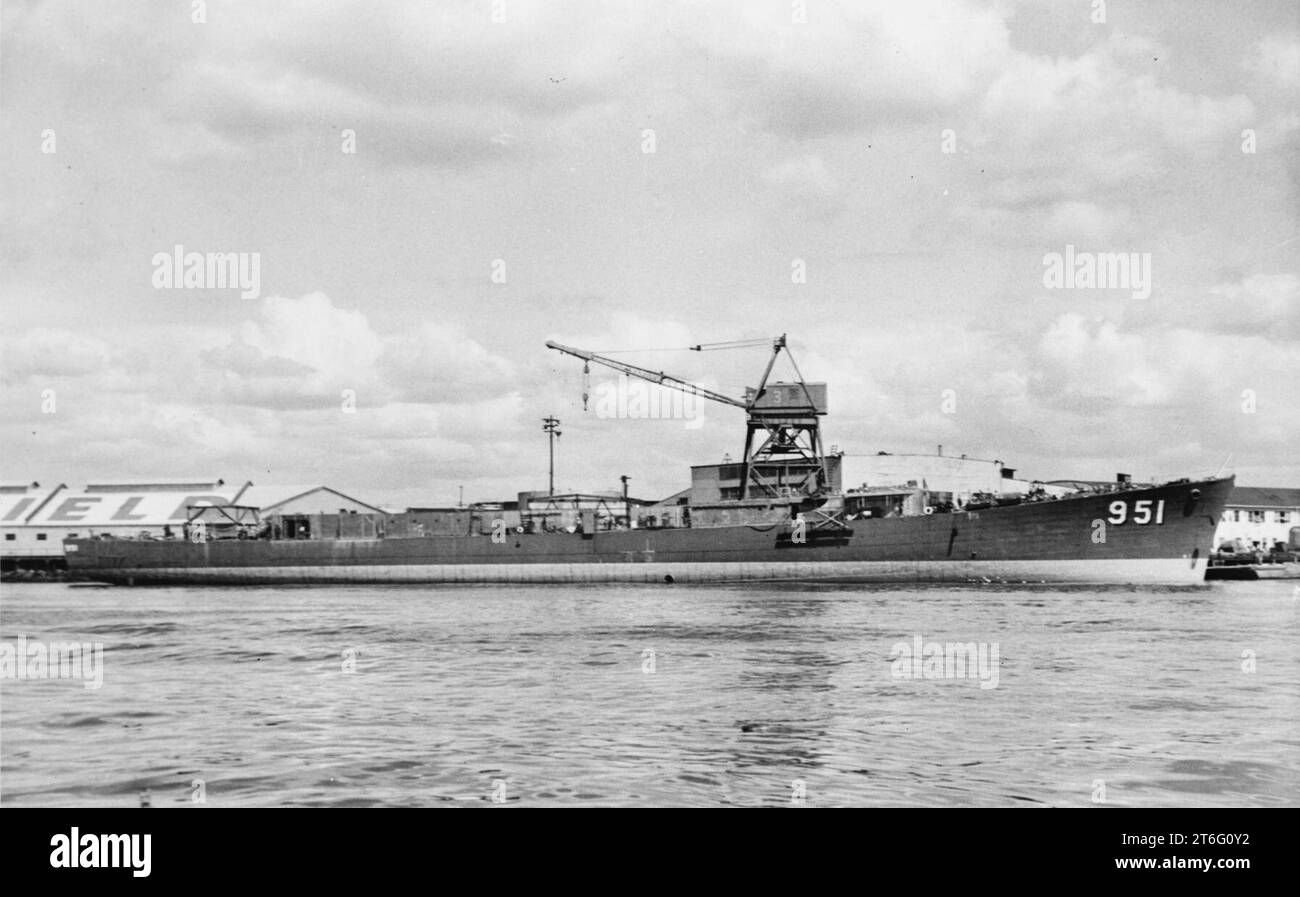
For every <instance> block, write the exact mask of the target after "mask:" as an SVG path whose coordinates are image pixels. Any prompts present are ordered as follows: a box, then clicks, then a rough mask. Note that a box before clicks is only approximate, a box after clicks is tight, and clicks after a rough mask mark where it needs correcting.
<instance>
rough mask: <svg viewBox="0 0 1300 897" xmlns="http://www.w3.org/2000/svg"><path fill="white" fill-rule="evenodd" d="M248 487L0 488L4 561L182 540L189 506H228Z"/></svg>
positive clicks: (158, 483)
mask: <svg viewBox="0 0 1300 897" xmlns="http://www.w3.org/2000/svg"><path fill="white" fill-rule="evenodd" d="M247 485H248V484H247V483H244V484H235V485H227V484H226V483H225V481H223V480H221V479H186V480H153V481H148V482H143V483H126V482H99V483H89V484H87V485H86V486H85V488H82V489H69V488H68V487H67V486H66V485H64V484H62V483H60V484H59V485H57V486H55V487H53V488H51V489H42V488H41V487H39V486H38V485H37V484H35V483H33V484H31V486H29V487H27V488H26V489H20V488H19V487H16V486H5V487H0V558H3V559H4V560H5V561H6V568H8V566H9V563H10V562H14V561H15V559H18V558H24V559H41V558H60V557H62V556H63V540H64V539H68V538H76V537H82V538H85V537H88V536H112V537H114V538H118V539H140V538H155V539H161V538H164V537H165V536H166V534H167V533H168V531H171V532H172V533H173V534H174V535H175V536H176V537H177V538H179V537H180V534H181V527H182V526H183V525H184V523H185V519H186V508H187V507H188V506H191V505H219V504H228V503H230V502H231V501H232V500H233V499H234V498H235V497H236V496H237V495H238V494H239V493H240V492H241V491H242V490H243V489H244V488H245V487H246V486H247Z"/></svg>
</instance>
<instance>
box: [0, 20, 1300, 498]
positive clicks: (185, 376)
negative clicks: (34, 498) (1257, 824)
mask: <svg viewBox="0 0 1300 897" xmlns="http://www.w3.org/2000/svg"><path fill="white" fill-rule="evenodd" d="M1297 9H1300V7H1297V5H1296V4H1295V2H1294V0H1276V2H1270V0H1259V2H1242V3H1227V2H1224V3H1213V2H1208V0H1207V2H1198V3H1190V4H1189V3H1187V2H1172V0H1171V2H1150V0H1143V2H1140V3H1139V2H1135V0H1129V2H1110V3H1107V4H1105V5H1104V9H1103V8H1102V4H1100V3H1094V2H1092V0H1060V2H1036V0H1035V2H1031V0H1025V2H1013V0H1006V2H991V3H983V2H974V0H971V2H964V0H907V2H885V3H869V2H851V3H850V2H846V3H843V4H836V3H829V2H820V0H807V2H806V3H805V4H801V3H791V2H788V0H774V2H753V0H751V2H743V3H742V2H736V3H728V2H684V3H666V4H657V3H649V2H631V3H557V2H546V3H530V2H523V0H504V2H503V3H496V4H494V3H492V2H491V0H475V2H467V3H436V2H427V3H410V4H404V3H397V2H369V3H330V2H319V0H312V2H302V3H292V2H243V3H235V2H221V0H212V2H208V3H207V4H206V6H204V5H203V4H193V5H191V4H190V3H188V2H177V0H169V2H154V3H145V2H141V3H111V4H109V3H87V2H44V3H24V2H13V0H9V2H6V3H5V4H4V6H3V14H2V15H3V18H2V20H0V29H2V30H0V122H2V123H3V129H2V131H0V141H2V144H0V146H2V152H3V157H2V158H0V162H2V166H0V167H2V171H3V173H2V174H0V177H3V188H4V189H3V199H4V202H3V215H2V217H0V297H2V298H3V312H4V314H3V321H4V327H3V332H2V333H0V340H2V341H3V342H2V343H0V353H2V354H0V409H2V410H3V420H2V421H0V444H2V446H3V458H4V462H3V470H2V471H0V478H3V479H4V480H7V481H24V480H26V481H30V480H40V481H41V482H43V483H45V482H47V481H48V482H51V483H57V482H66V483H68V484H69V485H79V484H83V483H85V482H86V481H93V480H96V479H133V478H140V479H147V478H150V477H178V476H191V475H194V476H220V477H224V478H226V479H227V480H241V481H242V480H246V479H251V480H253V481H255V482H258V483H324V484H328V485H331V486H334V487H336V488H339V489H341V490H343V491H345V492H349V493H351V494H354V495H356V496H357V497H359V498H362V499H367V500H374V501H382V502H390V503H394V504H397V505H402V504H406V503H410V504H432V503H443V502H454V501H455V499H456V497H457V487H458V486H459V485H461V484H463V485H464V487H465V497H466V499H467V500H481V499H492V498H501V497H507V496H513V494H514V493H515V492H517V491H520V490H523V489H533V488H545V484H546V440H545V436H544V434H543V433H542V431H541V418H543V417H544V416H546V415H547V414H554V415H556V416H558V417H559V418H560V419H561V421H562V422H563V424H562V430H563V433H564V435H563V437H562V438H561V439H560V442H559V445H558V456H557V473H556V480H557V482H556V485H557V488H560V489H565V490H568V489H573V490H584V491H586V490H609V489H618V488H620V487H619V483H618V476H619V475H620V474H627V475H629V476H631V477H632V486H631V488H632V492H633V494H635V495H645V496H647V497H657V496H661V495H665V494H668V493H670V492H673V491H676V490H677V489H680V488H682V487H683V486H685V485H686V484H687V482H688V479H687V477H688V471H687V467H688V465H690V464H693V463H694V464H698V463H709V462H714V461H717V460H720V459H721V457H722V455H723V454H724V453H725V452H730V453H731V454H733V455H737V454H739V451H740V448H741V444H742V442H743V436H744V415H743V413H742V412H741V411H740V410H739V409H736V408H731V407H728V406H724V405H707V406H705V407H703V408H701V409H700V410H701V412H702V416H701V419H699V420H693V421H682V420H665V421H647V420H631V419H616V418H615V419H611V418H608V417H601V416H599V415H598V414H597V412H596V409H595V407H594V402H593V405H592V408H591V410H589V411H587V412H585V413H584V411H583V409H582V401H581V389H582V376H581V362H579V361H577V360H575V359H572V358H568V357H566V356H561V355H559V354H557V353H555V352H552V351H550V350H548V349H546V348H545V346H544V343H545V341H546V340H547V339H555V340H558V341H560V342H565V343H569V344H572V345H577V346H582V347H588V348H592V349H596V350H615V349H651V348H653V349H680V348H682V347H686V346H689V345H691V344H695V343H700V342H717V341H724V340H736V339H748V338H756V337H770V336H773V335H775V334H780V333H789V335H790V341H791V346H792V349H793V351H794V353H795V354H794V357H795V360H796V361H797V362H798V363H799V366H800V369H801V370H802V372H803V374H804V375H805V376H806V377H808V378H809V379H811V380H825V381H828V382H829V384H830V385H829V397H830V398H829V401H830V408H831V415H830V416H829V417H828V418H827V419H826V422H825V433H826V441H827V443H828V444H831V443H833V444H836V445H838V446H839V447H840V448H842V449H843V450H845V451H848V452H852V453H874V452H876V451H879V450H886V451H893V452H909V451H913V452H914V451H933V450H934V447H935V446H936V445H937V444H940V443H942V444H943V445H944V447H945V452H951V453H954V454H955V453H961V452H965V453H968V454H970V455H972V456H977V457H984V458H1000V459H1004V460H1006V461H1007V462H1008V463H1010V464H1012V465H1013V466H1016V467H1018V468H1020V470H1021V471H1022V473H1024V474H1026V475H1028V476H1030V477H1039V478H1044V479H1046V478H1059V477H1092V478H1110V477H1112V476H1113V475H1114V473H1115V472H1117V471H1125V472H1130V473H1132V474H1133V475H1135V476H1136V477H1138V478H1147V477H1154V478H1162V479H1163V478H1173V477H1178V476H1184V475H1199V474H1213V473H1214V472H1215V471H1216V470H1218V469H1219V468H1220V466H1221V465H1222V464H1223V463H1224V461H1225V460H1226V459H1227V458H1228V456H1229V455H1231V456H1232V462H1231V464H1230V467H1229V469H1231V470H1235V471H1236V473H1237V474H1238V478H1239V481H1240V482H1244V483H1247V484H1255V485H1292V486H1294V485H1300V458H1297V451H1296V444H1297V438H1296V437H1297V434H1298V433H1300V394H1298V393H1297V389H1298V387H1300V382H1298V379H1300V378H1298V377H1297V373H1298V372H1300V312H1298V311H1297V308H1298V303H1300V243H1298V242H1297V194H1296V178H1297V165H1298V164H1300V163H1298V160H1300V152H1298V149H1300V147H1298V144H1300V34H1298V28H1300V24H1298V20H1297ZM1103 12H1104V19H1105V21H1103V22H1099V21H1096V19H1099V18H1102V17H1103V15H1102V13H1103ZM195 19H202V20H203V21H195ZM498 20H499V21H498ZM351 150H354V151H351ZM177 244H180V245H182V246H183V247H184V248H185V251H187V252H202V253H208V252H246V253H250V254H251V253H257V259H258V263H259V266H260V267H259V274H260V284H259V287H260V291H259V294H258V296H257V297H256V298H244V297H241V295H240V291H239V290H238V289H229V288H226V289H222V288H215V287H213V286H212V285H210V284H205V285H204V288H199V287H195V288H191V289H158V288H156V287H155V282H156V278H157V272H158V264H159V263H157V262H156V261H155V256H156V254H158V253H167V254H170V253H172V252H173V249H174V247H175V246H176V245H177ZM1067 246H1073V247H1074V251H1075V252H1077V253H1080V254H1082V253H1138V254H1139V255H1138V260H1139V262H1141V261H1142V260H1143V259H1149V265H1150V272H1149V273H1150V283H1149V288H1150V289H1149V293H1150V295H1149V296H1143V295H1142V293H1143V292H1145V291H1143V290H1140V289H1134V288H1127V289H1125V288H1118V289H1099V288H1095V287H1091V288H1085V287H1079V286H1078V285H1077V284H1076V285H1075V287H1074V288H1069V287H1065V286H1062V287H1049V286H1048V285H1047V284H1046V281H1045V277H1044V275H1045V272H1047V271H1048V265H1047V264H1045V261H1044V259H1045V257H1049V255H1050V254H1051V253H1060V254H1062V255H1063V256H1064V254H1065V253H1066V247H1067ZM1144 254H1149V255H1144ZM249 258H250V259H251V256H249ZM801 269H802V271H803V272H804V276H803V277H802V278H801V277H800V276H799V274H800V270H801ZM494 273H495V274H496V280H497V281H500V280H502V279H503V278H504V281H505V282H504V283H502V282H494V279H493V276H494ZM800 280H802V281H803V282H798V281H800ZM765 354H766V353H765V350H764V349H762V348H759V349H756V350H755V349H749V350H742V351H731V352H712V353H693V352H682V351H665V352H641V353H639V354H635V355H627V356H620V357H623V358H625V359H626V360H628V361H632V362H634V363H637V364H642V365H645V366H649V367H654V368H663V369H665V370H668V371H670V372H673V373H676V374H678V375H680V376H684V377H687V378H691V379H697V380H698V381H699V382H702V383H704V384H706V385H709V386H711V387H712V388H715V389H718V390H721V391H723V392H726V393H730V394H737V395H739V394H740V393H741V392H742V391H743V389H744V387H745V386H746V385H752V384H753V383H754V382H755V381H756V380H757V378H758V376H759V375H760V374H761V371H762V367H763V365H764V363H765V360H766V358H765ZM787 371H788V369H787ZM787 371H783V372H787ZM592 379H593V382H594V385H599V384H600V383H601V381H602V380H605V379H606V377H605V374H604V373H602V372H601V371H600V370H599V369H595V370H593V374H592ZM345 390H352V391H353V393H352V394H349V395H355V410H354V411H351V412H349V411H348V410H345V407H344V406H345V405H347V404H349V402H348V401H347V400H346V399H345V398H344V391H345ZM945 390H951V391H952V392H951V393H945ZM945 400H946V402H947V403H946V404H945Z"/></svg>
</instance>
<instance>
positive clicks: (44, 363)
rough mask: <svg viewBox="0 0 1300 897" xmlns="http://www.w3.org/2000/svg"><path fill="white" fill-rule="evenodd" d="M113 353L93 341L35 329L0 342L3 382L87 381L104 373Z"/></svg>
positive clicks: (66, 333)
mask: <svg viewBox="0 0 1300 897" xmlns="http://www.w3.org/2000/svg"><path fill="white" fill-rule="evenodd" d="M109 358H110V351H109V347H108V345H107V344H106V343H104V342H103V341H101V340H98V339H95V338H94V337H88V336H82V335H80V334H77V333H73V332H71V331H68V330H57V329H53V328H49V327H36V328H33V329H31V330H28V331H26V332H24V333H19V334H14V335H12V336H6V337H4V338H3V340H0V382H4V383H18V382H22V381H24V380H27V379H30V378H33V377H84V376H88V375H92V374H98V373H101V372H103V371H105V370H106V369H107V368H108V365H109Z"/></svg>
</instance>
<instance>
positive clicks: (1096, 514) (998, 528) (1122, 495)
mask: <svg viewBox="0 0 1300 897" xmlns="http://www.w3.org/2000/svg"><path fill="white" fill-rule="evenodd" d="M1231 488H1232V480H1231V478H1229V479H1216V480H1206V481H1201V482H1189V483H1175V484H1168V485H1164V486H1159V487H1154V488H1150V489H1132V490H1125V491H1122V492H1114V493H1107V494H1102V495H1087V496H1080V497H1072V498H1065V499H1059V500H1056V501H1044V502H1031V503H1024V504H1020V505H1012V506H1007V507H996V508H989V509H984V510H980V511H971V512H961V513H956V514H933V515H927V516H918V517H898V518H884V519H868V520H855V521H852V522H850V523H849V524H848V525H847V528H846V529H841V528H836V527H823V528H818V527H816V526H815V525H814V524H812V523H810V524H809V525H808V526H806V528H805V529H804V530H803V531H799V530H797V529H796V528H794V527H792V526H791V525H788V524H782V525H779V526H723V527H708V528H676V529H648V530H623V531H612V532H600V533H592V534H587V535H583V534H581V533H573V534H570V533H535V534H521V533H514V532H506V533H504V538H500V539H497V540H494V539H493V538H491V537H490V536H486V535H473V536H470V535H466V536H449V537H434V538H412V539H372V540H315V541H301V542H275V541H257V540H251V541H234V540H232V541H216V542H205V543H197V544H191V543H185V542H133V541H113V540H85V539H83V540H74V541H71V542H69V543H67V548H68V565H69V569H70V571H71V572H73V573H74V574H76V575H79V576H82V577H84V578H90V579H97V580H102V581H107V582H114V583H120V584H135V585H149V584H159V585H161V584H214V585H225V584H239V585H275V584H289V583H297V584H310V583H436V584H444V583H582V582H603V583H611V582H635V583H646V582H659V583H665V582H672V583H691V582H735V581H754V580H826V581H840V582H977V583H979V582H1032V583H1037V582H1052V583H1115V584H1124V583H1133V584H1169V585H1191V584H1197V583H1200V582H1202V581H1203V580H1204V578H1205V568H1206V562H1207V559H1208V557H1209V554H1210V549H1211V544H1212V540H1213V536H1214V531H1215V528H1216V527H1217V525H1218V521H1219V517H1220V515H1221V514H1222V512H1223V507H1224V505H1225V503H1226V501H1227V498H1228V494H1229V492H1230V490H1231ZM813 516H815V515H813Z"/></svg>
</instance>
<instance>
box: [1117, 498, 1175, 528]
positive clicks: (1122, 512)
mask: <svg viewBox="0 0 1300 897" xmlns="http://www.w3.org/2000/svg"><path fill="white" fill-rule="evenodd" d="M1107 522H1108V523H1136V524H1138V525H1139V526H1140V525H1142V524H1145V523H1164V522H1165V500H1164V499H1163V498H1162V499H1160V501H1152V500H1151V499H1149V498H1143V499H1140V500H1139V501H1135V502H1133V512H1132V514H1130V513H1129V503H1128V502H1126V501H1123V500H1119V501H1113V502H1111V503H1110V518H1109V519H1108V520H1107Z"/></svg>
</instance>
